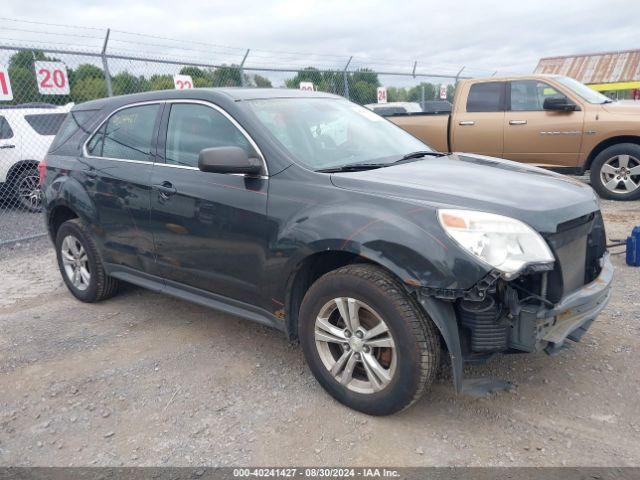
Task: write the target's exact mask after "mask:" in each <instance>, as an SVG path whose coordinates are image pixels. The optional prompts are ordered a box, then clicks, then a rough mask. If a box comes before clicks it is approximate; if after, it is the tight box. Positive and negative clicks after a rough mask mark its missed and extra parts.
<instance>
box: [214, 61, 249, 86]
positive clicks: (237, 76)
mask: <svg viewBox="0 0 640 480" xmlns="http://www.w3.org/2000/svg"><path fill="white" fill-rule="evenodd" d="M213 86H214V87H240V86H242V72H241V71H240V67H238V66H237V65H229V66H227V65H222V66H221V67H218V68H216V69H215V70H214V71H213Z"/></svg>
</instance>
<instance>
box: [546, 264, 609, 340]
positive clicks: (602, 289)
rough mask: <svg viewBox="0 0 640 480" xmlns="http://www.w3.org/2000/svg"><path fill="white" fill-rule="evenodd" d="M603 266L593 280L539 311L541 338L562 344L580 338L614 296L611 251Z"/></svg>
mask: <svg viewBox="0 0 640 480" xmlns="http://www.w3.org/2000/svg"><path fill="white" fill-rule="evenodd" d="M600 267H601V270H600V274H599V275H598V277H597V278H596V279H595V280H593V281H592V282H591V283H588V284H587V285H585V286H584V287H582V288H581V289H579V290H576V291H575V292H572V293H570V294H569V295H567V296H565V297H564V298H563V299H562V300H561V301H560V302H559V303H558V304H556V306H555V307H554V308H551V309H546V310H542V311H540V312H539V313H538V317H539V322H538V325H540V326H541V327H542V328H540V329H539V332H538V335H537V336H538V339H539V340H540V341H542V342H548V343H549V344H553V346H560V345H562V343H563V342H564V341H565V339H566V338H570V339H572V340H579V339H580V337H581V336H582V335H583V334H584V332H585V331H586V329H587V328H588V327H589V326H590V324H591V322H592V321H593V320H594V319H595V318H596V317H597V316H598V315H599V314H600V312H601V311H602V310H603V309H604V307H605V306H606V305H607V303H608V302H609V298H610V297H611V283H612V282H613V265H612V263H611V257H610V255H609V253H608V252H606V253H605V254H604V256H603V257H602V258H601V259H600ZM572 337H573V338H572Z"/></svg>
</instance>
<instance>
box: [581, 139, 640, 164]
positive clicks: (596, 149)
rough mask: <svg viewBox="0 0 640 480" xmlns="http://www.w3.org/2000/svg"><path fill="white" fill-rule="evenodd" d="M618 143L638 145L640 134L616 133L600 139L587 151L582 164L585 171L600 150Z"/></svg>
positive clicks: (639, 143)
mask: <svg viewBox="0 0 640 480" xmlns="http://www.w3.org/2000/svg"><path fill="white" fill-rule="evenodd" d="M620 143H634V144H636V145H639V146H640V135H618V136H615V137H609V138H607V139H605V140H603V141H601V142H600V143H599V144H597V145H596V146H595V147H594V148H593V149H592V150H591V153H589V156H588V157H587V160H586V162H585V164H584V169H585V171H586V170H590V169H591V164H592V163H593V161H594V160H595V158H596V157H597V156H598V155H599V154H600V153H601V152H602V151H604V150H605V149H607V148H609V147H612V146H614V145H618V144H620Z"/></svg>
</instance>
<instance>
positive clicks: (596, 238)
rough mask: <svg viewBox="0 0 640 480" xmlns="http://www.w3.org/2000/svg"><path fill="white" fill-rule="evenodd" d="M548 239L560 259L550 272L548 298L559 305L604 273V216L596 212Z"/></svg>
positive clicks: (565, 225) (559, 228) (562, 226)
mask: <svg viewBox="0 0 640 480" xmlns="http://www.w3.org/2000/svg"><path fill="white" fill-rule="evenodd" d="M545 239H546V240H547V243H548V244H549V246H550V247H551V250H552V251H553V254H554V255H555V257H556V264H555V267H554V269H553V271H551V272H549V278H548V290H547V298H548V300H550V301H552V302H554V303H556V302H558V301H560V299H561V298H562V297H563V296H564V295H567V294H569V293H571V292H573V291H575V290H578V289H579V288H581V287H583V286H584V285H586V284H587V283H589V282H591V281H592V280H593V279H595V278H596V277H597V276H598V274H599V273H600V265H599V262H598V261H599V259H600V258H601V257H602V255H604V252H605V249H606V235H605V231H604V222H603V221H602V215H601V214H600V212H593V213H590V214H589V215H584V216H582V217H579V218H576V219H573V220H570V221H568V222H564V223H561V224H560V225H558V229H557V231H556V233H553V234H548V235H545Z"/></svg>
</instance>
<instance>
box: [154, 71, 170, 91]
mask: <svg viewBox="0 0 640 480" xmlns="http://www.w3.org/2000/svg"><path fill="white" fill-rule="evenodd" d="M174 87H175V85H174V84H173V77H172V76H171V75H157V74H156V75H151V78H149V90H171V89H173V88H174Z"/></svg>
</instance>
